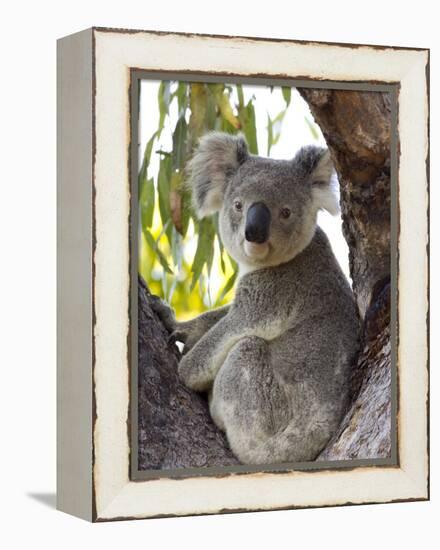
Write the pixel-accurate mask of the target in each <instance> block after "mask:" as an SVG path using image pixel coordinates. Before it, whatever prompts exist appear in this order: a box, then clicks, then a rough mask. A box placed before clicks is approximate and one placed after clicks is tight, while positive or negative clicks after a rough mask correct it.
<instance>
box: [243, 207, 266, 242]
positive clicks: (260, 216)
mask: <svg viewBox="0 0 440 550" xmlns="http://www.w3.org/2000/svg"><path fill="white" fill-rule="evenodd" d="M269 227H270V210H269V208H267V206H266V205H265V204H264V203H262V202H255V203H254V204H252V205H251V206H250V207H249V210H248V211H247V215H246V227H245V232H244V235H245V237H246V240H247V241H249V242H251V243H258V244H262V243H264V242H266V241H267V239H268V238H269Z"/></svg>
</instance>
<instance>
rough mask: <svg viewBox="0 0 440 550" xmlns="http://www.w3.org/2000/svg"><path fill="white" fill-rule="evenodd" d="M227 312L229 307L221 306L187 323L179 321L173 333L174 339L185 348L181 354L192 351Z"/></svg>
mask: <svg viewBox="0 0 440 550" xmlns="http://www.w3.org/2000/svg"><path fill="white" fill-rule="evenodd" d="M228 311H229V306H223V307H220V308H217V309H213V310H211V311H207V312H206V313H202V314H201V315H199V316H198V317H195V318H194V319H190V320H189V321H181V322H178V323H177V326H176V328H175V331H174V337H175V339H176V340H178V341H179V342H183V343H184V344H185V347H184V348H183V353H184V354H186V353H188V351H189V350H190V349H192V348H193V347H194V346H195V345H196V344H197V342H198V341H199V340H200V338H201V337H202V336H203V335H204V334H206V333H207V332H208V331H209V330H210V329H211V328H212V327H213V326H214V325H215V324H217V323H218V322H219V321H220V319H222V317H224V316H225V315H226V314H227V313H228Z"/></svg>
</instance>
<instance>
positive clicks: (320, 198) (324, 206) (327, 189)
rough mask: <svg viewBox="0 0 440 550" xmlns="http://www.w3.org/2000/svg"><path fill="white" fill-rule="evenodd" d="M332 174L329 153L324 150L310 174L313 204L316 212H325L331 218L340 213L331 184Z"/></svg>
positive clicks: (337, 198)
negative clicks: (330, 215)
mask: <svg viewBox="0 0 440 550" xmlns="http://www.w3.org/2000/svg"><path fill="white" fill-rule="evenodd" d="M333 172H334V168H333V162H332V159H331V156H330V152H329V151H328V150H326V151H325V152H324V153H323V154H322V155H321V157H320V158H319V160H318V162H317V163H316V165H315V167H314V169H313V171H312V173H311V174H310V178H311V184H312V196H313V202H314V204H315V206H316V208H317V209H318V210H327V212H329V213H330V214H332V216H336V215H337V214H339V212H340V208H339V197H338V193H337V190H336V187H335V186H334V184H333V183H332V175H333Z"/></svg>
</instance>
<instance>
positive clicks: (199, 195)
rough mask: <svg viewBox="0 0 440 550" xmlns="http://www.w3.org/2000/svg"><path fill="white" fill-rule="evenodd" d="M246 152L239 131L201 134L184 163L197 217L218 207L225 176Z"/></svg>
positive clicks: (206, 214) (236, 166) (223, 190)
mask: <svg viewBox="0 0 440 550" xmlns="http://www.w3.org/2000/svg"><path fill="white" fill-rule="evenodd" d="M248 156H249V154H248V148H247V144H246V141H245V139H244V137H243V136H241V135H239V136H232V135H230V134H227V133H223V132H211V133H209V134H206V135H205V136H203V137H202V139H201V140H200V143H199V146H198V148H197V149H196V151H195V153H194V156H193V158H192V159H191V161H190V162H189V166H188V175H189V181H188V183H189V185H190V187H191V190H192V201H193V206H194V209H195V211H196V213H197V215H198V217H199V218H204V217H205V216H210V215H211V214H214V213H215V212H217V211H218V210H220V208H221V206H222V204H223V196H224V192H225V189H226V186H227V182H228V178H230V177H231V176H232V175H233V174H234V173H235V172H236V171H237V170H238V168H239V167H240V165H241V164H243V162H245V161H246V160H247V158H248Z"/></svg>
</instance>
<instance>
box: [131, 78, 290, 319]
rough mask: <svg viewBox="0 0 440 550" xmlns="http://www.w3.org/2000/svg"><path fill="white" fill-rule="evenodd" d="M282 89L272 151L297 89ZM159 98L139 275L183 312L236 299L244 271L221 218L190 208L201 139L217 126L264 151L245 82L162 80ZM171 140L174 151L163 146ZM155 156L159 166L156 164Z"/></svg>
mask: <svg viewBox="0 0 440 550" xmlns="http://www.w3.org/2000/svg"><path fill="white" fill-rule="evenodd" d="M280 92H281V93H282V96H283V98H284V104H285V107H284V109H283V110H282V111H280V112H279V113H278V114H277V115H276V116H275V117H274V118H271V117H270V116H269V115H268V117H267V134H268V140H267V154H268V155H269V154H270V151H271V148H272V146H273V145H275V144H276V143H277V142H278V140H279V138H280V135H281V128H282V123H283V119H284V117H285V114H286V112H287V109H288V108H289V105H290V102H291V88H288V87H283V88H281V89H277V91H276V93H280ZM274 93H275V91H274ZM234 98H237V100H236V101H235V102H234ZM157 101H158V114H159V117H158V127H157V129H156V131H155V132H154V133H153V135H152V136H151V137H150V139H149V140H148V142H147V144H146V147H145V150H144V152H143V158H142V165H141V168H140V171H139V179H138V182H139V195H138V196H139V219H140V226H141V227H140V229H141V237H140V241H139V272H140V274H141V275H142V276H143V277H144V279H145V280H146V281H147V284H148V285H149V287H150V289H151V291H152V292H154V293H156V294H158V295H160V296H162V297H163V298H165V299H166V300H168V302H170V303H171V305H172V306H173V307H174V308H175V310H176V312H177V315H178V316H179V317H185V316H186V315H194V314H197V313H200V312H202V311H204V310H206V309H208V308H209V307H212V306H220V305H223V304H224V303H226V302H228V301H230V298H231V292H233V287H234V284H235V281H236V279H237V276H238V268H237V265H236V263H235V262H234V261H233V260H232V258H230V257H229V256H228V254H227V253H226V252H225V250H224V248H223V245H222V243H221V241H220V238H219V232H218V218H217V216H216V217H214V218H212V219H204V220H200V221H199V220H197V219H196V217H195V215H194V214H193V212H192V210H191V197H190V192H189V190H188V189H187V188H186V187H185V184H184V183H185V182H184V180H185V167H186V163H187V162H188V160H189V159H190V158H191V155H192V153H193V151H194V148H195V147H196V146H197V143H198V140H199V138H200V137H201V136H202V135H203V134H204V133H206V132H208V131H211V130H220V131H225V132H229V133H231V134H236V133H239V132H241V133H243V134H244V136H245V137H246V140H247V142H248V145H249V149H250V152H251V153H253V154H258V140H257V126H256V116H255V97H251V98H250V99H248V100H247V101H246V100H245V95H244V93H243V87H242V86H241V85H239V84H237V85H234V87H232V86H229V85H226V84H219V83H210V84H205V83H196V82H170V81H162V82H161V83H160V86H159V89H158V97H157ZM152 107H153V106H152ZM176 113H177V114H176ZM165 137H166V138H167V139H168V142H169V143H170V144H171V146H170V147H169V150H158V149H157V147H158V145H159V142H162V141H163V140H162V139H161V138H165ZM152 155H157V157H156V158H157V159H158V162H155V163H154V164H157V165H158V169H154V170H153V169H152V168H151V162H152ZM213 283H215V284H214V285H213ZM213 286H214V287H216V288H214V294H215V295H214V296H213V295H212V294H213V288H212V287H213Z"/></svg>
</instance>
